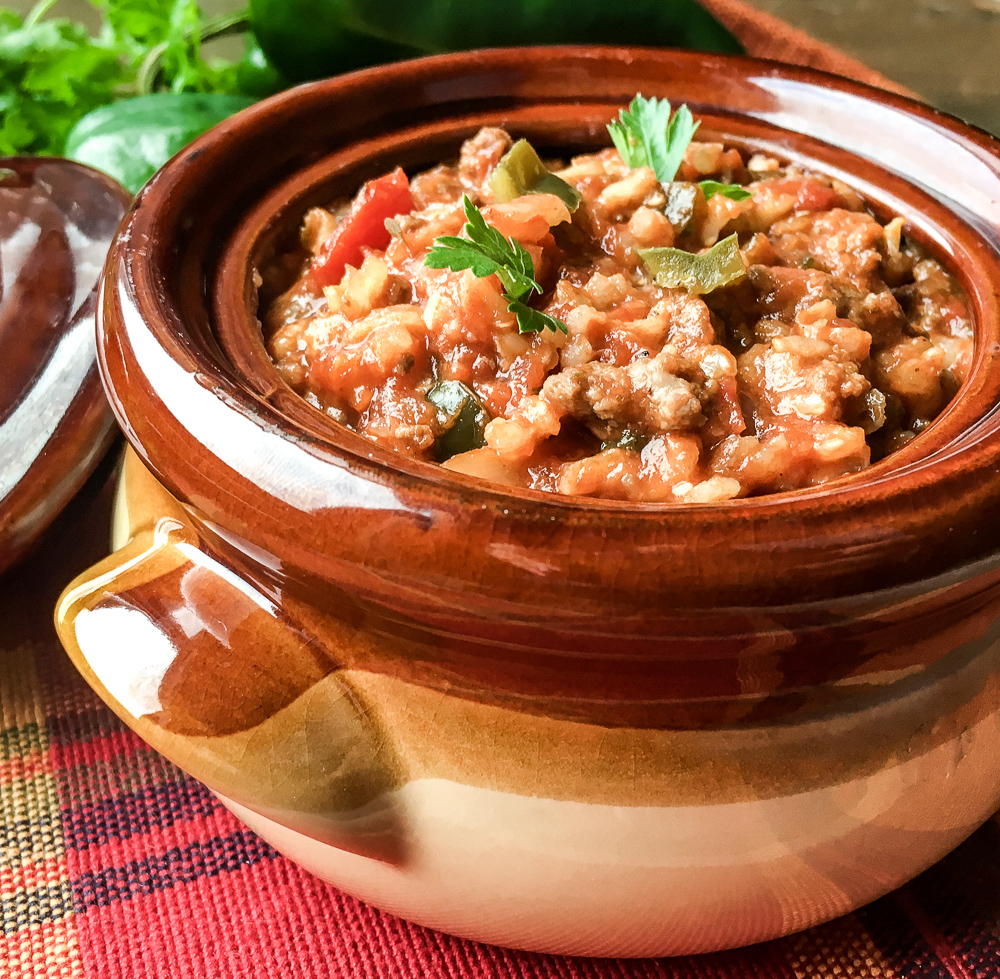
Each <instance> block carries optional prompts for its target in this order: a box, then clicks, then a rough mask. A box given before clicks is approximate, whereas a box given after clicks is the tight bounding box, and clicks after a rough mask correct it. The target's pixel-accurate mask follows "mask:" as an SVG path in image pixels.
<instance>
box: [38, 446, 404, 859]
mask: <svg viewBox="0 0 1000 979" xmlns="http://www.w3.org/2000/svg"><path fill="white" fill-rule="evenodd" d="M115 522H116V537H117V538H118V539H119V540H123V539H124V540H125V543H124V544H123V546H121V547H120V548H119V549H118V550H116V551H115V552H114V553H113V554H112V555H111V556H110V557H108V558H106V559H105V560H104V561H102V562H100V563H99V564H97V565H95V566H94V567H93V568H91V569H90V570H89V571H87V572H85V573H84V574H83V575H81V576H80V577H79V578H77V579H76V580H75V581H74V582H73V583H72V584H70V586H69V587H68V588H67V589H66V591H65V592H64V593H63V595H62V597H61V598H60V600H59V604H58V607H57V610H56V627H57V629H58V631H59V636H60V639H61V640H62V643H63V645H64V646H65V648H66V650H67V652H68V653H69V655H70V657H71V658H72V660H73V662H74V663H75V664H76V666H77V668H78V669H79V670H80V672H81V673H82V674H83V675H84V677H86V679H87V680H88V682H89V683H90V684H91V686H92V687H93V688H94V689H95V690H96V691H97V692H98V694H100V696H101V697H102V698H103V699H104V701H105V702H106V703H107V704H108V706H110V707H111V709H112V710H113V711H115V713H116V714H118V716H119V717H121V718H122V720H124V721H125V723H126V724H128V726H129V727H130V728H132V730H133V731H135V732H136V733H137V734H138V735H139V736H140V737H141V738H143V739H144V740H145V741H147V742H148V743H149V744H150V745H152V746H153V747H154V748H156V749H157V750H158V751H160V752H162V753H163V754H164V755H166V756H167V758H169V759H170V760H171V761H173V762H175V763H176V764H177V765H179V766H180V767H181V768H182V769H184V771H186V772H188V773H189V774H191V775H193V776H194V777H195V778H197V779H198V780H200V781H202V782H204V783H205V784H206V785H207V786H208V787H209V788H210V789H212V790H213V791H214V792H216V793H217V794H219V795H220V796H222V797H223V798H224V800H225V799H230V800H233V801H235V802H237V803H239V804H240V805H242V806H245V807H247V808H249V809H251V810H253V811H255V812H258V813H260V814H261V815H263V816H266V817H268V818H269V819H273V820H275V821H277V822H279V823H282V824H283V825H285V826H287V827H289V828H291V829H293V830H296V831H299V832H303V833H305V834H306V835H308V836H310V837H312V838H314V839H319V840H321V841H322V842H326V843H330V844H333V845H335V846H339V847H341V848H342V849H345V850H349V851H351V852H355V853H361V854H363V855H365V856H372V857H376V858H378V859H382V860H387V861H390V862H394V863H395V862H399V861H400V860H402V859H403V857H404V855H405V853H404V851H405V833H404V827H403V822H402V818H401V816H400V814H399V813H398V812H397V811H396V809H395V808H394V806H393V804H392V797H393V795H394V793H393V790H394V789H395V788H397V787H398V784H399V773H400V765H399V763H398V761H397V760H396V758H395V757H394V755H393V752H392V750H391V749H390V748H389V747H388V745H387V740H386V738H385V737H384V735H383V734H382V733H381V732H379V731H377V730H375V729H373V725H372V722H371V721H370V720H369V719H368V718H367V716H366V713H365V711H364V709H363V708H362V706H361V705H360V704H359V703H358V701H357V698H356V696H355V694H354V693H353V691H352V690H351V689H350V688H349V686H347V685H346V684H345V683H344V682H343V680H342V679H341V677H340V676H339V675H338V671H337V664H336V663H335V662H334V661H333V660H332V659H331V657H330V656H329V655H328V654H327V652H326V651H325V650H324V648H323V645H322V643H321V642H320V641H319V640H318V639H317V637H316V636H314V635H311V634H309V633H308V632H307V631H306V630H304V629H303V628H301V627H300V626H298V625H296V624H295V623H293V622H291V621H290V620H289V619H288V618H287V616H286V615H285V614H284V613H283V611H282V610H281V609H280V608H279V607H278V606H276V605H275V604H274V603H273V602H271V600H270V599H269V598H268V597H267V596H265V595H263V594H261V592H260V591H258V590H257V589H256V588H254V587H253V585H251V584H250V583H248V582H247V581H245V580H243V579H242V578H240V577H239V576H238V575H236V574H235V573H234V572H233V571H232V570H231V569H230V568H228V567H227V566H225V565H224V564H222V563H221V562H220V561H219V560H218V559H217V558H215V557H214V556H213V555H212V554H210V553H208V552H207V550H206V549H205V548H203V547H202V546H201V545H200V543H199V540H198V538H197V535H196V534H195V532H194V530H193V528H192V527H191V525H190V523H189V522H188V521H187V519H186V518H185V515H184V512H183V510H182V509H181V508H180V506H179V505H178V504H177V503H176V501H175V500H173V499H172V498H171V497H170V496H169V495H168V494H167V493H166V492H165V490H164V489H163V488H162V487H161V486H160V485H159V484H158V483H157V482H156V481H155V480H154V479H153V477H152V476H151V475H150V474H149V473H148V471H147V470H146V469H145V468H144V467H143V466H142V464H141V462H140V461H139V460H138V459H137V458H136V457H135V455H134V454H132V453H131V451H130V452H129V453H128V454H127V456H126V460H125V465H124V467H123V474H122V479H121V483H120V485H119V495H118V500H117V503H116V512H115Z"/></svg>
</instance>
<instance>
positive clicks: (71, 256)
mask: <svg viewBox="0 0 1000 979" xmlns="http://www.w3.org/2000/svg"><path fill="white" fill-rule="evenodd" d="M129 200H130V198H129V194H128V192H127V191H126V190H125V189H124V188H123V187H121V186H120V185H119V184H118V183H116V182H115V181H114V180H112V179H111V178H110V177H107V176H105V175H104V174H102V173H99V172H98V171H96V170H92V169H91V168H90V167H86V166H83V165H81V164H79V163H73V162H71V161H69V160H60V159H53V158H48V157H17V158H12V159H0V350H2V364H3V367H2V370H0V569H3V568H5V567H7V566H8V565H10V564H12V563H13V562H14V561H15V560H17V558H18V557H20V556H21V554H23V553H24V551H25V550H26V549H27V548H28V547H29V546H30V545H31V544H32V543H33V542H34V541H35V539H36V538H37V537H38V536H39V535H40V534H41V533H42V531H43V530H45V528H46V527H47V526H48V525H49V524H50V523H51V522H52V520H53V518H54V517H55V516H56V515H57V514H58V513H59V511H60V510H62V508H63V507H64V506H65V505H66V503H68V502H69V500H70V499H71V498H72V497H73V495H74V494H75V493H76V491H77V490H78V489H79V488H80V486H81V485H82V484H83V482H84V481H85V480H86V478H87V477H88V476H89V475H90V473H91V472H92V471H93V469H94V467H95V466H96V465H97V463H98V462H99V461H100V460H101V458H102V457H103V455H104V454H105V452H106V451H107V449H108V447H109V445H110V444H111V442H112V440H113V438H114V432H115V427H114V419H113V416H112V414H111V411H110V409H109V408H108V404H107V400H106V398H105V396H104V391H103V389H102V387H101V382H100V377H99V374H98V371H97V351H96V346H95V342H94V314H95V312H96V309H97V285H98V282H99V280H100V274H101V269H102V267H103V265H104V258H105V255H106V254H107V250H108V246H109V245H110V243H111V239H112V237H113V236H114V233H115V230H116V228H117V227H118V224H119V222H120V221H121V218H122V216H123V215H124V213H125V211H126V209H127V208H128V205H129Z"/></svg>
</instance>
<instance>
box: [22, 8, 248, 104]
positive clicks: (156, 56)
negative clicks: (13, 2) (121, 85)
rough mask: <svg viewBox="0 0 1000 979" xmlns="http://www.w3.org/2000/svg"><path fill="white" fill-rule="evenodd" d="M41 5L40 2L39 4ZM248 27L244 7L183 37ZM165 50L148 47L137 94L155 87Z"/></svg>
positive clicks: (201, 38) (207, 37)
mask: <svg viewBox="0 0 1000 979" xmlns="http://www.w3.org/2000/svg"><path fill="white" fill-rule="evenodd" d="M56 2H57V0H42V3H49V4H50V6H51V4H52V3H56ZM39 6H41V4H39ZM249 28H250V9H249V7H244V8H243V9H242V10H237V11H235V12H234V13H229V14H220V15H219V16H218V17H213V18H212V19H211V20H207V21H205V23H204V24H203V25H202V26H201V28H200V29H199V30H198V31H197V33H195V32H188V33H187V34H186V35H185V37H186V38H187V39H188V40H189V41H193V40H194V39H195V37H197V39H198V43H199V44H204V43H205V42H206V41H214V40H215V39H216V38H218V37H228V36H229V35H231V34H243V33H245V32H246V31H247V30H249ZM166 50H167V42H166V41H161V42H160V43H159V44H157V45H156V46H155V47H153V48H150V50H149V53H148V54H147V55H146V57H145V58H143V59H142V64H141V65H139V70H138V71H137V72H136V76H135V91H136V94H137V95H149V94H150V93H151V92H152V91H153V90H154V88H155V87H156V80H157V78H158V77H159V75H160V62H161V61H162V60H163V55H164V53H165V52H166Z"/></svg>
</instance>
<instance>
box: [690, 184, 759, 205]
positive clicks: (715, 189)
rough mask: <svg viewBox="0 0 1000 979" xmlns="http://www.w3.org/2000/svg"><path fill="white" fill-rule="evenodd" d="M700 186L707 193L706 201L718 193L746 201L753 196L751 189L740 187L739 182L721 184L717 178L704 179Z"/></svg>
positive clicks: (732, 198)
mask: <svg viewBox="0 0 1000 979" xmlns="http://www.w3.org/2000/svg"><path fill="white" fill-rule="evenodd" d="M698 186H699V187H701V189H702V191H703V193H704V194H705V200H706V201H707V200H708V199H709V198H710V197H714V196H715V195H716V194H721V195H722V196H723V197H728V198H729V199H730V200H734V201H746V200H749V199H750V198H751V197H753V194H751V193H750V191H749V190H747V189H746V188H744V187H740V186H739V185H738V184H720V183H719V182H718V181H717V180H702V181H700V182H699V184H698Z"/></svg>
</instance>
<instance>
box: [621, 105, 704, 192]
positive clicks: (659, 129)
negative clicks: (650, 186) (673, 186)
mask: <svg viewBox="0 0 1000 979" xmlns="http://www.w3.org/2000/svg"><path fill="white" fill-rule="evenodd" d="M700 125H701V123H698V122H695V121H694V117H693V116H692V115H691V110H690V109H688V107H687V106H686V105H682V106H681V107H680V108H679V109H678V110H677V112H675V113H674V115H673V118H671V115H670V103H669V102H668V101H667V100H666V99H663V100H660V99H657V98H655V97H654V98H651V99H646V98H643V97H642V95H636V97H635V98H634V99H632V102H631V104H630V105H629V107H628V109H627V110H626V109H622V110H621V111H620V112H619V113H618V121H616V122H612V123H609V124H608V132H609V133H610V134H611V141H612V142H613V143H614V144H615V149H617V150H618V153H619V155H620V156H621V158H622V160H624V161H625V163H626V164H627V165H628V166H630V167H632V168H633V169H635V168H636V167H652V168H653V172H654V173H655V174H656V179H657V180H659V181H660V183H664V184H665V183H669V182H670V181H671V180H673V179H674V177H675V176H677V171H678V170H679V169H680V165H681V163H683V162H684V151H685V150H686V149H687V148H688V145H689V144H690V142H691V140H692V139H693V138H694V134H695V132H697V130H698V127H699V126H700Z"/></svg>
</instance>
